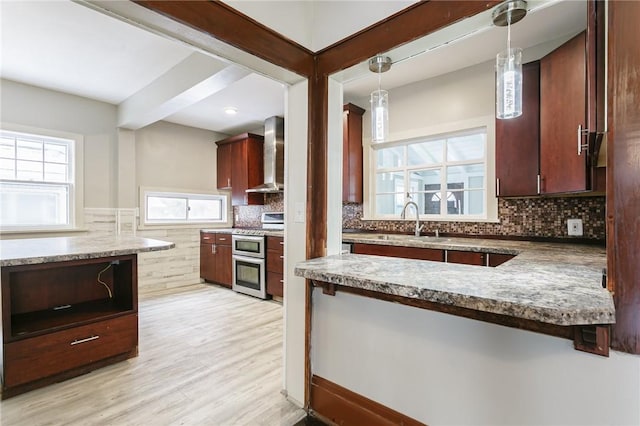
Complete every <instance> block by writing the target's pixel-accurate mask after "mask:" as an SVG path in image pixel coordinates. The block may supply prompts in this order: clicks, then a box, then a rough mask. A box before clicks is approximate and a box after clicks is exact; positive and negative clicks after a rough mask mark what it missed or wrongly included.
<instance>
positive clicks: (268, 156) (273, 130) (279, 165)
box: [247, 117, 284, 193]
mask: <svg viewBox="0 0 640 426" xmlns="http://www.w3.org/2000/svg"><path fill="white" fill-rule="evenodd" d="M282 190H284V118H282V117H269V118H267V119H266V120H265V121H264V182H263V183H262V185H258V186H255V187H253V188H249V189H247V192H263V193H270V192H280V191H282Z"/></svg>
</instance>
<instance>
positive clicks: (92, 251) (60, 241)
mask: <svg viewBox="0 0 640 426" xmlns="http://www.w3.org/2000/svg"><path fill="white" fill-rule="evenodd" d="M173 247H175V244H174V243H171V242H167V241H160V240H153V239H151V238H139V237H123V236H111V237H93V236H90V237H89V236H81V237H54V238H28V239H16V240H1V241H0V266H3V267H4V266H16V265H33V264H37V263H49V262H62V261H67V260H81V259H95V258H99V257H110V256H122V255H126V254H134V253H142V252H148V251H158V250H168V249H170V248H173Z"/></svg>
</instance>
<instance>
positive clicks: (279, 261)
mask: <svg viewBox="0 0 640 426" xmlns="http://www.w3.org/2000/svg"><path fill="white" fill-rule="evenodd" d="M281 253H282V252H277V251H273V250H267V271H269V272H277V273H279V274H282V272H283V268H284V255H283V254H281Z"/></svg>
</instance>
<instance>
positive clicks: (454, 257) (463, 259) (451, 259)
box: [447, 250, 487, 266]
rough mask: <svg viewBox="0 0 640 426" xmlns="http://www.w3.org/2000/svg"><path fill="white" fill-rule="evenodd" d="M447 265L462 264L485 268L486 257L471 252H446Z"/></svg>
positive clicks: (482, 254)
mask: <svg viewBox="0 0 640 426" xmlns="http://www.w3.org/2000/svg"><path fill="white" fill-rule="evenodd" d="M447 263H462V264H464V265H476V266H485V265H486V264H487V263H486V255H485V254H484V253H477V252H473V251H457V250H447Z"/></svg>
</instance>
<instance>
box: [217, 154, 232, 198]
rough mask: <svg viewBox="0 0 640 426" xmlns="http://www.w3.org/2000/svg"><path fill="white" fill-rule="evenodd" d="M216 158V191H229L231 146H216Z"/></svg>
mask: <svg viewBox="0 0 640 426" xmlns="http://www.w3.org/2000/svg"><path fill="white" fill-rule="evenodd" d="M216 157H217V158H216V176H217V180H218V189H229V188H231V159H232V158H233V154H232V144H223V145H218V151H217V154H216Z"/></svg>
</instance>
